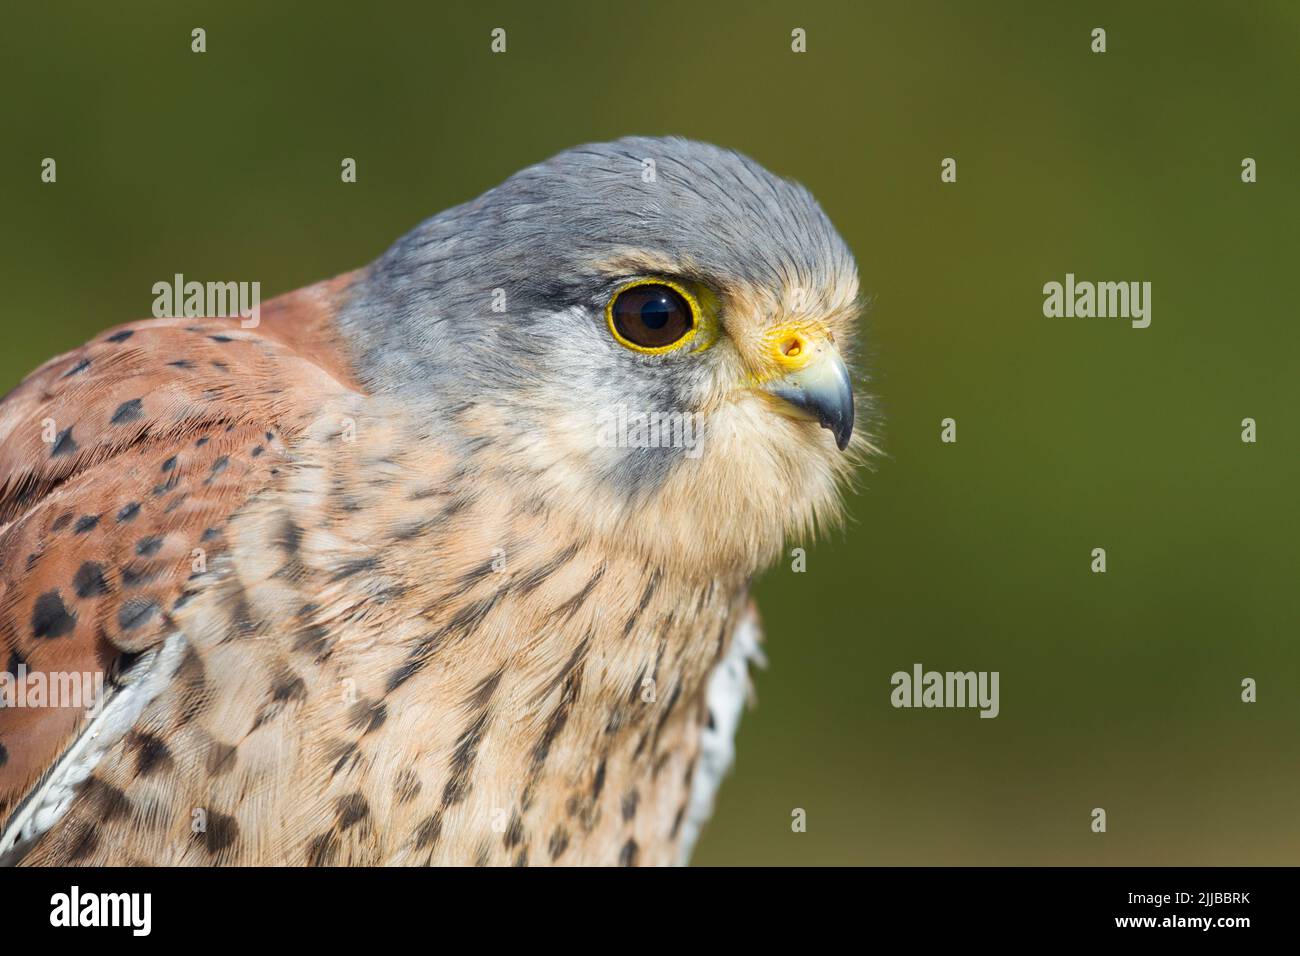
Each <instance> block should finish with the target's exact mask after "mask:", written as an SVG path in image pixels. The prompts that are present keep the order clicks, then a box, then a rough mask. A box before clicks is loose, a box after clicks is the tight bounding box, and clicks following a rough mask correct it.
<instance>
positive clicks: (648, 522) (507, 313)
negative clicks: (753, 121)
mask: <svg viewBox="0 0 1300 956" xmlns="http://www.w3.org/2000/svg"><path fill="white" fill-rule="evenodd" d="M858 313H859V301H858V279H857V272H856V268H855V265H854V261H853V257H852V255H851V253H850V252H849V250H848V248H847V246H846V245H845V243H844V241H843V240H842V239H841V238H840V236H839V234H838V233H837V232H836V230H835V228H834V226H833V225H832V224H831V222H830V220H829V219H828V218H827V216H826V215H825V213H823V211H822V210H821V208H820V206H819V205H818V204H817V202H816V200H814V199H813V197H812V196H811V195H810V194H809V192H808V191H807V190H806V189H804V188H803V187H802V186H800V185H798V184H797V183H794V182H791V181H789V180H787V179H783V178H780V177H777V176H774V175H773V174H771V173H769V172H768V171H767V170H765V169H764V168H763V167H761V166H759V165H758V164H757V163H755V162H754V161H753V160H751V159H749V158H747V157H745V156H742V155H740V154H739V153H736V152H732V151H729V150H724V149H719V148H717V147H714V146H710V145H706V144H703V143H698V142H691V141H687V140H683V139H677V138H665V139H660V138H642V137H635V138H627V139H621V140H618V141H616V142H612V143H604V144H593V145H587V146H581V147H577V148H574V149H571V150H568V151H566V152H563V153H560V154H559V155H557V156H555V157H553V158H551V159H549V160H547V161H545V162H542V163H539V164H538V165H535V166H532V167H529V168H527V169H524V170H522V171H521V172H519V173H517V174H516V175H514V176H512V177H511V178H510V179H508V180H507V181H506V182H504V183H503V184H502V185H500V186H498V187H496V188H495V189H492V190H490V191H488V192H487V193H485V194H483V195H482V196H480V197H479V198H477V199H475V200H473V201H471V202H469V203H466V204H464V205H462V206H459V207H456V208H454V209H450V210H448V211H446V212H444V213H441V214H439V215H437V216H434V217H433V218H432V219H429V220H428V221H426V222H424V223H422V224H421V225H420V226H418V227H417V228H416V229H415V230H413V231H412V232H411V233H409V234H408V235H406V236H405V237H403V238H402V239H401V240H399V241H398V242H397V243H396V244H395V245H394V246H393V247H392V248H391V249H390V250H389V251H388V252H387V253H386V254H385V255H384V256H382V257H381V258H380V259H379V260H378V261H377V262H375V263H374V264H373V265H372V266H371V267H370V268H369V269H368V270H367V271H366V272H365V273H364V275H363V277H362V278H361V279H360V280H359V281H358V282H357V283H356V285H355V286H354V289H353V292H352V294H351V298H350V301H349V302H348V304H347V305H346V307H345V309H344V311H343V315H342V323H341V324H342V327H343V329H344V332H345V337H346V339H347V341H348V344H349V346H350V347H351V350H352V352H353V354H354V356H355V358H356V364H357V368H358V370H359V377H360V378H361V379H362V381H363V383H364V384H365V385H366V387H367V388H368V389H369V390H370V391H371V392H372V393H376V394H381V395H382V394H384V393H396V394H399V395H400V396H401V397H402V399H403V400H404V401H405V402H407V403H411V402H414V403H415V407H417V408H419V409H420V412H421V419H422V421H421V422H420V423H419V427H422V428H424V429H426V430H427V432H428V436H429V439H430V440H437V441H441V442H444V443H448V444H449V445H450V446H451V447H453V448H454V449H456V450H457V451H458V452H459V454H460V455H461V456H462V458H463V459H464V461H465V462H466V463H467V467H468V469H469V470H470V471H471V472H476V473H477V474H478V475H479V477H480V478H481V480H482V481H483V482H484V483H485V486H486V485H487V484H489V483H491V482H492V481H494V480H495V481H500V482H501V483H502V486H503V487H506V488H509V489H510V493H511V494H512V495H516V496H526V498H527V499H528V500H529V501H530V502H531V503H533V504H536V505H538V506H540V507H544V508H551V509H559V510H564V511H566V512H568V513H570V514H571V515H572V516H573V517H574V519H575V520H576V521H579V522H581V526H583V527H585V528H586V529H588V530H589V532H590V533H591V534H592V535H596V536H599V537H600V538H601V539H602V541H603V542H604V543H605V545H606V546H608V547H611V548H614V547H618V548H632V549H635V550H638V551H640V552H641V553H642V554H644V555H646V556H647V557H648V558H650V559H653V560H656V561H659V562H667V563H671V564H675V565H679V566H682V567H689V568H692V569H695V570H697V571H698V570H704V571H705V572H706V573H710V574H715V573H720V572H722V571H726V570H732V571H736V572H739V573H743V574H749V573H753V571H755V570H757V569H758V568H759V567H760V566H761V565H763V564H764V563H766V562H768V561H770V560H771V559H772V558H774V557H775V556H776V554H778V553H779V550H780V548H781V547H782V542H783V541H784V540H785V539H787V538H792V537H793V538H796V539H800V540H803V537H802V536H805V535H809V534H811V533H813V532H814V531H815V529H816V527H817V526H818V525H820V524H823V523H826V522H828V521H830V522H833V521H835V520H837V518H838V516H839V513H840V493H841V489H842V486H843V481H844V479H845V478H847V477H848V475H849V474H850V472H851V470H852V466H853V464H854V463H855V462H856V461H857V460H860V458H861V455H862V453H863V452H864V451H866V450H868V449H869V444H868V442H867V440H866V439H865V438H864V437H863V436H862V433H861V428H860V427H859V429H858V430H857V431H856V432H855V423H857V424H858V425H859V426H860V416H859V414H858V413H857V410H856V409H855V398H854V389H853V379H854V376H853V373H852V372H851V371H850V368H851V365H850V363H851V355H852V350H853V346H854V339H855V325H856V319H857V316H858ZM408 407H409V404H408Z"/></svg>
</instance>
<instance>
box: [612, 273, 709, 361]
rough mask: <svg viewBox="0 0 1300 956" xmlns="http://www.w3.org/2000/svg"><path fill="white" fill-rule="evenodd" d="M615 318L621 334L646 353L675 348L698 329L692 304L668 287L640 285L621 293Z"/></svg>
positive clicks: (616, 326) (615, 306)
mask: <svg viewBox="0 0 1300 956" xmlns="http://www.w3.org/2000/svg"><path fill="white" fill-rule="evenodd" d="M611 314H612V317H613V320H614V328H615V329H616V330H617V332H618V334H619V335H621V336H622V337H623V338H625V339H627V341H629V342H631V343H632V344H633V345H639V346H640V347H641V348H645V349H661V348H664V347H666V346H669V345H672V344H673V343H674V342H677V341H679V340H680V339H681V338H682V336H684V335H686V333H688V332H690V331H691V328H692V327H693V326H694V325H695V319H694V317H693V316H692V315H691V307H690V304H689V303H688V302H687V301H686V299H685V298H683V297H682V294H681V293H680V292H678V291H677V290H676V289H673V288H671V287H669V286H666V285H657V284H647V285H638V286H633V287H632V288H630V289H627V290H625V291H623V292H621V293H619V296H618V298H617V299H615V300H614V307H613V309H612V310H611Z"/></svg>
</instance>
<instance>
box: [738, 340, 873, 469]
mask: <svg viewBox="0 0 1300 956" xmlns="http://www.w3.org/2000/svg"><path fill="white" fill-rule="evenodd" d="M774 347H775V350H776V351H777V353H778V356H777V357H778V362H779V366H780V367H781V368H783V369H784V370H785V371H783V372H782V373H780V374H778V375H776V376H774V377H772V378H770V379H768V380H767V381H765V382H763V384H762V385H761V388H762V390H763V391H765V392H767V393H768V394H769V395H772V396H773V397H775V398H777V399H779V400H780V402H781V405H782V407H781V411H782V412H784V413H785V414H788V415H790V416H791V417H794V418H804V419H808V420H810V421H816V422H817V423H818V424H820V425H821V426H822V428H826V429H829V430H830V433H831V434H832V435H834V436H835V444H836V445H838V446H839V449H840V451H843V450H844V449H845V448H847V447H848V446H849V438H850V437H851V436H852V435H853V385H852V382H851V380H850V378H849V370H848V368H847V367H846V366H845V364H844V359H842V358H840V353H839V350H838V349H837V348H835V345H834V344H833V343H832V342H831V340H830V337H829V336H812V335H809V334H807V333H804V332H800V331H795V332H790V333H787V334H785V335H780V336H777V337H776V344H775V346H774Z"/></svg>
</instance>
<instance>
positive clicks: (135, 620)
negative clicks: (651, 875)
mask: <svg viewBox="0 0 1300 956" xmlns="http://www.w3.org/2000/svg"><path fill="white" fill-rule="evenodd" d="M858 310H859V303H858V280H857V274H856V267H855V265H854V261H853V258H852V255H851V253H850V252H849V250H848V248H847V247H846V245H845V243H844V241H843V240H842V239H841V238H840V236H839V234H838V233H837V232H836V230H835V228H834V227H833V226H832V225H831V223H830V221H829V219H828V218H827V217H826V215H825V214H824V213H823V212H822V210H821V208H820V207H819V206H818V204H817V202H816V201H815V200H814V199H813V197H812V196H811V195H810V194H809V193H808V192H807V191H806V190H805V189H804V188H803V187H801V186H799V185H798V184H796V183H793V182H791V181H788V180H785V179H782V178H778V177H776V176H774V175H772V174H771V173H769V172H767V171H766V170H765V169H763V168H762V167H760V166H759V165H757V164H756V163H754V162H753V161H752V160H750V159H748V158H746V157H744V156H742V155H739V154H737V153H735V152H730V151H726V150H722V149H719V148H716V147H713V146H708V145H705V144H702V143H695V142H689V141H686V140H682V139H655V138H629V139H623V140H619V141H617V142H614V143H608V144H599V145H588V146H582V147H578V148H575V149H572V150H569V151H567V152H564V153H561V154H559V155H558V156H555V157H554V158H552V159H550V160H548V161H546V162H543V163H540V164H538V165H535V166H532V167H530V168H527V169H524V170H523V171H521V172H519V173H517V174H516V175H514V176H513V177H511V178H510V179H508V180H507V181H506V182H505V183H503V184H502V185H500V186H498V187H496V188H494V189H492V190H490V191H488V192H486V193H484V194H483V195H482V196H480V197H479V198H477V199H475V200H473V201H471V202H468V203H466V204H464V205H462V206H458V207H456V208H454V209H450V210H448V211H446V212H443V213H441V214H439V215H436V216H434V217H433V218H431V219H429V220H427V221H425V222H424V223H422V224H421V225H419V226H417V227H416V228H415V229H414V230H413V231H412V232H410V233H408V234H407V235H406V236H404V237H403V238H401V239H400V240H398V242H397V243H396V244H395V245H394V246H393V247H392V248H390V249H389V250H388V251H387V252H386V253H384V254H383V255H382V256H381V257H380V258H379V259H378V260H377V261H375V262H374V263H372V264H371V265H369V266H367V267H365V268H363V269H360V270H358V271H355V272H352V273H349V274H346V275H342V276H339V277H338V278H335V279H332V280H329V281H326V282H322V283H320V284H318V285H314V286H311V287H309V288H305V289H302V290H299V291H296V292H291V293H288V294H286V295H283V296H281V297H279V298H277V299H275V300H273V301H271V302H269V303H267V304H266V305H264V306H263V307H262V310H261V316H260V322H259V324H257V326H256V327H247V328H246V327H245V326H247V325H250V324H251V323H250V322H248V321H241V320H240V318H239V317H237V316H236V317H231V318H184V317H183V318H162V319H151V320H146V321H140V322H132V323H129V324H127V325H122V326H119V327H117V328H116V329H113V330H111V331H109V332H106V333H104V334H102V335H100V336H98V337H96V338H95V339H94V340H93V341H91V342H89V343H87V344H86V345H84V346H82V347H81V348H79V349H76V350H74V351H72V352H69V353H67V354H65V355H62V356H60V357H58V358H55V359H53V360H51V361H50V362H47V363H46V364H45V365H44V366H42V367H41V368H40V369H38V370H37V371H35V372H34V373H32V374H31V375H30V376H29V377H28V378H27V379H26V380H25V381H24V382H23V383H22V384H21V385H19V386H18V387H17V388H16V389H15V390H14V391H13V392H11V393H10V394H9V395H8V396H7V397H6V398H5V399H4V400H3V403H0V654H2V655H3V656H0V661H6V660H7V666H6V668H5V669H6V671H7V672H8V673H9V674H11V675H14V676H13V677H12V678H11V679H10V680H9V681H8V684H7V690H8V691H10V692H12V691H14V690H15V689H16V688H18V687H19V685H22V689H23V690H24V691H31V690H34V689H35V688H36V686H37V684H42V685H43V686H44V687H45V688H46V691H47V693H48V694H49V696H48V698H47V700H46V702H45V703H44V705H33V704H32V703H31V695H30V694H28V695H26V698H27V699H26V700H25V701H23V700H19V698H18V697H17V696H16V695H15V694H13V693H9V694H8V696H6V697H4V698H0V699H3V700H4V701H5V703H6V706H5V707H4V709H3V710H0V834H2V835H0V857H2V858H3V859H5V860H6V861H8V862H21V863H23V864H92V865H103V864H143V865H158V864H191V865H192V864H288V865H302V864H316V865H329V864H350V865H372V864H393V865H408V864H562V865H563V864H586V865H592V864H598V865H603V864H624V865H633V864H642V865H644V864H668V863H677V862H684V861H685V860H686V859H687V857H688V855H689V853H690V851H691V847H692V844H693V843H694V841H695V838H696V836H697V834H698V833H699V831H700V827H701V826H702V825H703V823H704V822H705V820H706V819H707V817H708V816H709V814H710V812H711V809H712V804H713V797H714V793H715V791H716V789H717V787H718V785H719V781H720V778H721V777H722V775H723V774H724V773H725V772H726V770H727V769H728V767H729V764H730V762H731V756H732V735H733V734H734V732H735V729H736V726H737V723H738V721H739V717H740V712H741V709H742V706H743V703H744V701H745V698H746V695H747V691H748V681H749V675H748V664H749V662H750V661H751V660H752V659H754V658H756V657H757V656H758V654H759V627H758V621H757V617H756V615H755V612H754V609H753V606H752V604H751V602H750V599H749V596H748V591H749V587H750V581H751V578H752V577H753V576H754V575H755V574H756V573H757V572H759V571H760V570H762V569H763V568H764V567H765V566H767V565H769V564H771V563H772V562H773V561H774V560H775V559H776V558H777V557H778V556H779V555H780V554H781V552H782V548H783V543H784V542H785V541H786V540H792V541H797V542H804V541H806V539H807V536H808V535H810V534H812V533H813V532H814V531H815V530H816V529H817V527H818V526H820V525H822V524H824V523H828V522H830V523H833V522H834V521H836V520H837V518H838V516H839V511H840V495H841V491H842V488H843V485H844V482H845V480H846V479H847V478H848V477H849V476H850V473H851V470H852V467H853V463H854V462H855V461H857V460H858V459H859V458H860V457H861V455H860V454H855V452H856V453H861V452H862V451H864V450H866V449H867V447H868V446H867V443H866V440H865V439H864V438H863V437H862V436H861V435H860V434H859V435H858V436H854V435H853V422H854V397H853V391H852V387H851V376H850V373H849V372H848V370H847V367H846V364H845V360H844V359H843V358H841V355H842V354H847V350H848V349H850V348H851V345H852V342H853V338H854V325H855V321H856V317H857V314H858ZM846 452H847V453H846ZM86 674H89V675H100V676H102V677H103V681H104V694H103V695H102V698H101V699H97V700H96V703H95V706H94V707H91V708H89V709H88V708H87V707H86V706H85V703H84V702H83V703H82V704H80V705H79V706H66V703H67V702H66V701H65V700H62V699H59V700H56V698H58V697H59V694H58V687H59V682H60V681H63V682H65V687H64V690H66V689H67V686H66V684H67V682H68V681H70V680H71V679H72V678H75V677H76V676H77V675H86ZM24 703H25V705H24Z"/></svg>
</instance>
